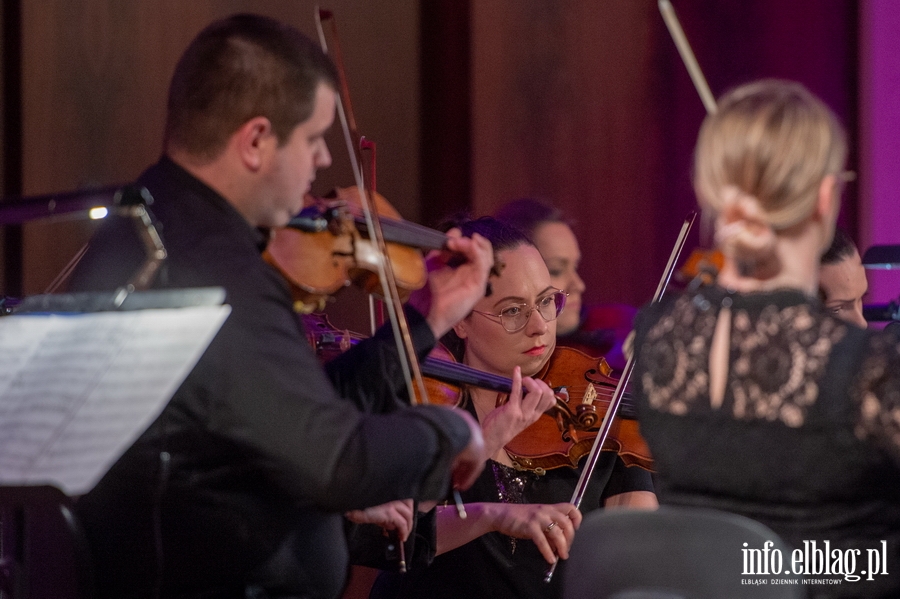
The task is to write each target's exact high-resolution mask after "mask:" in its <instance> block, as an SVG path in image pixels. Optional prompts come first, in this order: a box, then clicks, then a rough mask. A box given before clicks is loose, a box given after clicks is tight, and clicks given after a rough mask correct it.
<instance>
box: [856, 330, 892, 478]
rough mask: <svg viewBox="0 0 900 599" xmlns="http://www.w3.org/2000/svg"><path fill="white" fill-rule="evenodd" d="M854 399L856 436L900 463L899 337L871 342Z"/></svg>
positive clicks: (880, 337)
mask: <svg viewBox="0 0 900 599" xmlns="http://www.w3.org/2000/svg"><path fill="white" fill-rule="evenodd" d="M853 395H854V398H853V399H854V400H855V401H856V402H857V404H858V406H859V415H860V418H859V422H858V423H857V425H856V436H857V437H859V438H860V439H871V440H873V441H875V443H876V444H877V445H879V446H880V447H881V448H882V449H884V450H886V451H887V452H888V453H889V454H890V455H892V456H893V457H894V459H895V460H896V461H897V462H898V463H900V342H898V341H897V338H896V337H894V336H892V335H889V334H878V335H873V336H872V337H870V338H869V343H868V347H867V348H866V356H865V358H864V359H863V363H862V368H861V369H860V374H859V376H858V377H857V379H856V386H855V389H854V391H853Z"/></svg>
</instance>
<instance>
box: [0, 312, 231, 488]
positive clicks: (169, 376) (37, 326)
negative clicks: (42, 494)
mask: <svg viewBox="0 0 900 599" xmlns="http://www.w3.org/2000/svg"><path fill="white" fill-rule="evenodd" d="M229 312H230V307H229V306H198V307H189V308H178V309H165V310H135V311H126V312H97V313H89V314H71V315H60V314H36V315H21V316H7V317H3V318H0V484H3V485H22V484H44V483H49V484H53V485H56V486H58V487H59V488H60V489H62V490H63V491H64V492H65V493H66V494H68V495H81V494H84V493H86V492H88V491H89V490H91V489H92V488H93V487H94V485H95V484H96V483H97V482H98V481H99V480H100V478H101V477H102V476H103V475H104V474H105V473H106V471H107V470H108V469H109V467H110V466H112V464H113V463H114V462H115V461H116V460H117V459H118V458H119V457H120V456H121V455H122V453H124V452H125V450H126V449H128V447H130V446H131V444H132V443H133V442H134V441H135V439H137V437H138V436H140V434H141V433H143V432H144V430H146V428H147V427H148V426H149V425H150V424H151V423H152V422H153V420H155V419H156V417H157V416H158V415H159V414H160V412H161V411H162V409H163V407H165V405H166V403H167V402H168V401H169V399H171V397H172V395H173V394H174V393H175V391H176V390H177V388H178V386H179V385H180V384H181V383H182V381H183V380H184V378H185V377H186V376H187V374H188V373H189V372H190V371H191V369H192V368H193V367H194V365H195V364H196V363H197V360H199V359H200V356H201V355H202V354H203V352H204V351H205V350H206V347H207V346H208V345H209V342H210V341H211V340H212V338H213V337H214V336H215V334H216V333H217V332H218V330H219V328H220V327H221V326H222V323H223V322H224V321H225V318H226V317H227V316H228V314H229Z"/></svg>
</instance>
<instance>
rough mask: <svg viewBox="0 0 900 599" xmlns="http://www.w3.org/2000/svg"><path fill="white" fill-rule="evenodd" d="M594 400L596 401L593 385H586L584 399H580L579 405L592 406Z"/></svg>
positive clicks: (595, 391)
mask: <svg viewBox="0 0 900 599" xmlns="http://www.w3.org/2000/svg"><path fill="white" fill-rule="evenodd" d="M595 399H597V390H596V389H594V385H593V384H591V383H588V387H587V390H586V391H585V392H584V397H582V398H581V403H583V404H592V403H594V400H595Z"/></svg>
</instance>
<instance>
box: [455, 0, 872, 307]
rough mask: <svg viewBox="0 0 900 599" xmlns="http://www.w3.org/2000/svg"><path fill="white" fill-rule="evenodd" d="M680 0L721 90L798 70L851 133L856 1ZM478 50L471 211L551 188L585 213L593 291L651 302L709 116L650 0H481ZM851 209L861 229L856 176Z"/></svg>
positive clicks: (582, 230)
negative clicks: (744, 0)
mask: <svg viewBox="0 0 900 599" xmlns="http://www.w3.org/2000/svg"><path fill="white" fill-rule="evenodd" d="M673 4H674V5H675V7H676V10H677V11H678V14H679V16H680V17H681V20H682V23H683V24H684V28H685V30H686V33H687V35H688V39H689V40H690V41H691V43H692V45H693V46H694V49H695V52H696V54H697V56H698V59H699V61H700V64H701V67H703V69H704V71H705V72H706V74H707V77H708V79H709V80H710V85H711V87H712V89H713V93H714V94H715V95H717V96H718V95H721V94H722V93H724V92H725V91H726V90H727V89H728V88H729V87H732V86H734V85H736V84H738V83H741V82H743V81H747V80H750V79H756V78H761V77H782V78H791V79H796V80H799V81H801V82H803V83H805V84H806V85H807V86H808V87H810V89H812V90H813V91H814V92H815V93H817V94H820V95H821V96H822V97H823V98H824V99H825V100H826V102H828V103H829V104H830V105H831V106H832V108H834V109H835V110H836V111H837V112H838V114H839V115H840V116H841V117H842V118H843V119H844V121H845V123H846V124H847V126H848V128H849V129H850V133H851V138H853V137H854V132H855V126H856V121H855V110H856V105H855V93H856V85H855V77H856V56H857V54H856V34H855V31H856V18H855V14H856V12H855V11H856V2H855V1H853V0H846V1H840V2H832V3H821V2H817V1H816V0H796V1H795V2H782V1H781V0H758V1H755V2H750V3H738V2H721V1H720V0H676V1H675V2H673ZM471 62H472V64H471V71H472V90H473V91H472V106H473V109H472V113H473V116H472V156H471V160H472V163H471V164H472V172H473V204H474V208H475V211H476V212H477V213H484V212H490V211H492V210H493V209H494V208H496V207H497V206H499V205H500V204H502V203H504V202H506V201H508V200H510V199H512V198H515V197H521V196H535V197H539V198H543V199H547V200H550V201H552V202H554V203H556V204H557V205H558V206H560V207H561V208H562V209H563V210H564V211H565V212H566V213H567V215H568V216H569V217H570V218H572V219H573V220H574V221H575V223H576V224H575V233H576V235H577V236H578V238H579V240H580V242H581V245H582V252H583V254H584V262H583V267H582V277H583V278H584V279H585V281H586V284H587V293H586V300H587V301H588V302H596V301H620V302H626V303H630V304H636V305H640V304H642V303H644V302H646V301H647V300H648V299H649V298H650V297H651V295H652V293H653V291H654V289H655V288H656V285H657V282H658V280H659V276H660V274H661V272H662V269H663V267H664V265H665V263H666V260H667V257H668V254H669V251H670V249H671V245H672V243H673V242H674V240H675V237H676V235H677V231H678V229H679V228H680V225H681V222H682V220H683V218H684V216H685V215H686V214H687V213H688V212H689V211H690V210H691V209H692V208H693V207H694V206H695V200H694V197H693V193H692V191H691V187H690V164H691V153H692V150H693V145H694V141H695V140H696V135H697V130H698V128H699V125H700V122H701V121H702V119H703V116H704V109H703V106H702V104H701V103H700V100H699V98H698V96H697V93H696V91H695V90H694V89H693V86H692V84H691V82H690V79H689V78H688V76H687V73H686V69H685V68H684V66H683V65H682V63H681V60H680V58H679V57H678V55H677V53H676V51H675V47H674V44H673V43H672V41H671V39H670V38H669V34H668V32H667V31H666V29H665V26H664V24H663V21H662V18H661V17H660V15H659V12H658V9H657V3H656V2H655V1H652V0H645V1H635V0H603V1H598V2H584V1H578V0H559V1H557V2H545V1H543V0H483V1H480V2H475V3H472V59H471ZM845 212H846V214H844V215H842V219H843V221H844V222H845V223H847V225H848V226H849V227H850V228H851V230H852V229H853V228H854V227H855V222H856V221H855V203H854V201H853V197H852V190H851V194H849V196H848V199H847V201H846V202H845ZM696 238H697V235H696V234H695V235H694V239H696ZM693 244H694V245H696V241H694V242H693ZM688 249H690V247H689V248H688Z"/></svg>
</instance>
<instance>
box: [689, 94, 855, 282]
mask: <svg viewBox="0 0 900 599" xmlns="http://www.w3.org/2000/svg"><path fill="white" fill-rule="evenodd" d="M846 159H847V141H846V136H845V134H844V131H843V129H842V128H841V126H840V124H839V123H838V121H837V118H836V117H835V116H834V114H833V113H832V112H831V110H830V109H829V108H828V107H827V106H825V104H824V103H823V102H822V101H821V100H819V99H818V98H816V97H815V96H814V95H813V94H811V93H810V92H809V91H808V90H807V89H806V88H805V87H803V86H802V85H800V84H799V83H794V82H790V81H779V80H763V81H756V82H753V83H749V84H746V85H743V86H740V87H738V88H736V89H734V90H732V91H731V92H729V93H727V94H726V95H725V96H723V97H722V98H721V99H720V100H719V103H718V110H717V112H716V113H715V114H712V115H709V116H708V117H707V118H706V120H705V121H704V122H703V126H702V127H701V129H700V135H699V138H698V140H697V147H696V150H695V153H694V189H695V190H696V192H697V197H698V200H699V201H700V204H701V206H702V207H703V208H704V209H709V210H711V211H712V213H713V214H714V215H715V216H716V217H717V228H718V231H717V241H718V242H719V246H720V248H721V249H722V251H723V253H724V254H725V255H726V256H731V257H732V258H734V259H735V260H737V261H738V263H739V264H741V265H742V266H743V267H745V268H743V269H742V270H746V271H748V272H754V271H755V270H756V269H758V268H760V267H761V265H765V264H766V262H767V261H771V260H773V259H774V258H775V256H774V243H775V236H776V235H777V234H779V233H781V232H783V231H786V230H788V229H790V228H791V227H793V226H795V225H797V224H798V223H800V222H802V221H803V220H804V219H805V218H807V217H808V216H809V215H811V214H812V213H813V211H814V210H815V207H816V202H817V199H818V193H819V187H820V185H821V183H822V180H823V179H824V178H825V177H826V176H827V175H829V174H833V175H835V176H837V177H839V178H840V177H843V172H842V171H843V169H844V164H845V162H846ZM769 266H771V264H770V265H769Z"/></svg>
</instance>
